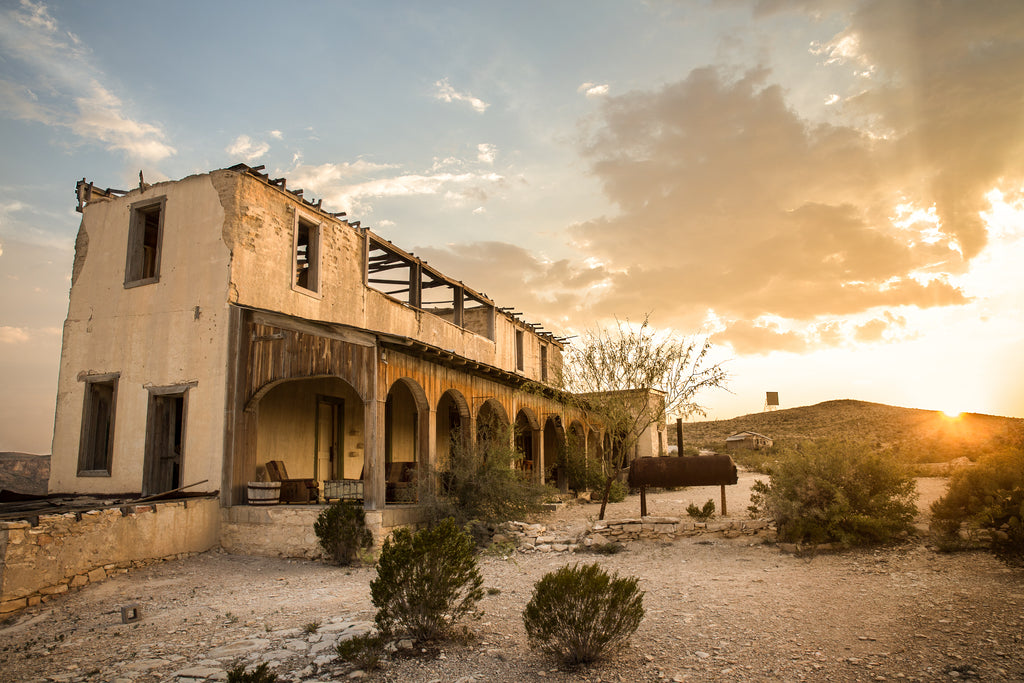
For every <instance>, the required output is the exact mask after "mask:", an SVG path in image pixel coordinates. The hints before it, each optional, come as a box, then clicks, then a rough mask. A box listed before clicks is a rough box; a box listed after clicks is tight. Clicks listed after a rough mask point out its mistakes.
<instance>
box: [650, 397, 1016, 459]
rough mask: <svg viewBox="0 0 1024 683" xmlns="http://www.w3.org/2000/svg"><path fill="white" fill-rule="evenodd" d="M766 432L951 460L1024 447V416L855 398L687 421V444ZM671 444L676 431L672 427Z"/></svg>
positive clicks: (780, 442) (781, 439)
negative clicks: (948, 412) (952, 412)
mask: <svg viewBox="0 0 1024 683" xmlns="http://www.w3.org/2000/svg"><path fill="white" fill-rule="evenodd" d="M743 431H751V432H758V433H760V434H764V435H765V436H768V437H770V438H772V439H773V440H774V441H775V445H776V446H786V445H793V444H795V443H797V442H800V441H806V440H812V439H836V440H846V441H856V442H860V443H867V444H868V445H870V446H871V447H873V448H876V449H878V450H880V451H887V452H891V453H892V454H893V455H895V456H897V457H898V458H899V459H900V460H902V461H904V462H947V461H949V460H953V459H955V458H959V457H961V456H966V457H967V458H969V459H971V460H977V459H978V458H979V457H981V456H982V455H985V454H988V453H992V452H997V451H1002V450H1006V449H1008V448H1015V447H1016V448H1019V447H1022V446H1024V419H1022V418H1016V417H999V416H996V415H983V414H980V413H961V414H960V415H959V416H957V417H950V416H948V415H946V414H944V413H942V412H939V411H935V410H922V409H919V408H901V407H898V406H890V405H886V404H884V403H870V402H867V401H856V400H852V399H839V400H833V401H824V402H822V403H817V404H815V405H811V406H802V407H799V408H786V409H784V410H772V411H767V412H763V413H751V414H750V415H741V416H740V417H734V418H731V419H728V420H706V421H702V422H686V423H683V445H684V446H694V445H696V446H701V447H706V448H711V449H715V450H719V451H722V450H724V448H725V439H726V437H728V436H730V435H731V434H735V433H737V432H743ZM668 432H669V442H670V443H672V442H674V439H675V429H673V428H672V425H670V426H669V429H668Z"/></svg>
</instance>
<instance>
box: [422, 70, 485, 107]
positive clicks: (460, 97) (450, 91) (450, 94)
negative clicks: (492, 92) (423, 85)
mask: <svg viewBox="0 0 1024 683" xmlns="http://www.w3.org/2000/svg"><path fill="white" fill-rule="evenodd" d="M434 85H435V86H436V87H437V92H436V93H434V97H435V98H437V99H439V100H441V101H442V102H465V103H467V104H469V106H471V107H472V108H473V110H474V111H476V112H479V113H480V114H483V113H484V112H485V111H487V108H488V107H489V106H491V105H489V104H488V103H487V102H484V101H483V100H481V99H479V98H477V97H473V96H472V95H470V94H469V93H460V92H458V91H457V90H455V88H453V87H452V85H451V83H449V82H448V79H447V78H442V79H441V80H439V81H437V82H436V83H434Z"/></svg>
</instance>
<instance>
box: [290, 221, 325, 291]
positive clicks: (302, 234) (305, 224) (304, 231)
mask: <svg viewBox="0 0 1024 683" xmlns="http://www.w3.org/2000/svg"><path fill="white" fill-rule="evenodd" d="M295 286H296V287H301V288H302V289H307V290H309V291H311V292H319V291H320V226H319V225H318V224H317V223H313V222H310V221H307V220H306V219H304V218H301V217H298V218H296V222H295Z"/></svg>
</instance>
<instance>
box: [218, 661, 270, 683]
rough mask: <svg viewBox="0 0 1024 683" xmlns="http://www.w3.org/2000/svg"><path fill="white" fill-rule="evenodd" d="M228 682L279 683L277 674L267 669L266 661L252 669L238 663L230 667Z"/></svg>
mask: <svg viewBox="0 0 1024 683" xmlns="http://www.w3.org/2000/svg"><path fill="white" fill-rule="evenodd" d="M228 683H277V674H275V673H274V672H272V671H267V663H266V662H263V663H262V664H260V665H259V666H257V667H256V668H255V669H253V670H252V671H246V670H245V665H244V664H238V665H237V666H235V667H234V668H232V669H228Z"/></svg>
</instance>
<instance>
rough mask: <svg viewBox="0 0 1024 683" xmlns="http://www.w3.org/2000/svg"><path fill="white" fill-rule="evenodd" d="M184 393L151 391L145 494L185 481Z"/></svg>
mask: <svg viewBox="0 0 1024 683" xmlns="http://www.w3.org/2000/svg"><path fill="white" fill-rule="evenodd" d="M184 444H185V393H184V392H182V393H178V394H150V396H149V419H148V427H147V429H146V457H145V467H144V468H143V469H144V471H143V478H142V495H143V496H155V495H156V494H158V493H164V492H166V491H172V490H174V489H176V488H180V487H181V486H182V485H183V482H182V481H181V475H182V464H183V463H182V453H183V451H184Z"/></svg>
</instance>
